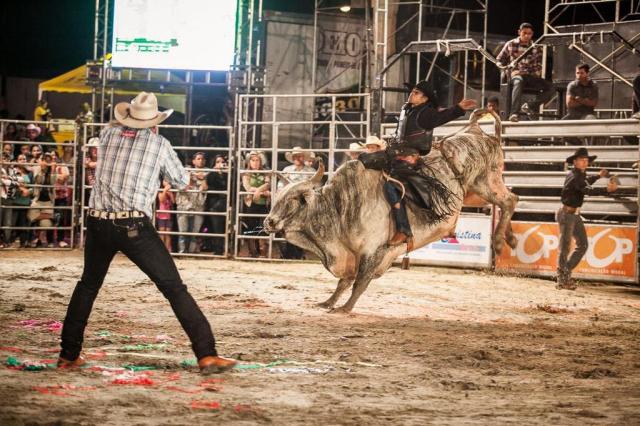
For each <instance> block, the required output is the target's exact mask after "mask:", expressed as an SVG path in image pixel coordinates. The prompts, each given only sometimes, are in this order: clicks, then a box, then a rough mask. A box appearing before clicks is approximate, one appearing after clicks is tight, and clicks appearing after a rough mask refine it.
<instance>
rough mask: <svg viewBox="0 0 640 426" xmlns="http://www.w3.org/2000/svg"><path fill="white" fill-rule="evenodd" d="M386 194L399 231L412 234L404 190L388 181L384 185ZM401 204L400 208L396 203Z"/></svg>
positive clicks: (408, 234)
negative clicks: (403, 194) (403, 195)
mask: <svg viewBox="0 0 640 426" xmlns="http://www.w3.org/2000/svg"><path fill="white" fill-rule="evenodd" d="M383 189H384V195H385V196H386V197H387V201H388V202H389V204H390V205H391V212H392V214H393V218H394V220H395V221H396V229H397V231H398V232H402V233H403V234H405V235H407V236H409V237H410V236H412V235H413V233H412V232H411V226H410V225H409V218H408V217H407V207H406V206H405V203H404V199H403V198H401V197H402V191H400V189H398V188H397V187H396V186H395V185H394V184H392V183H391V182H389V181H386V182H385V183H384V185H383ZM396 204H400V207H399V208H396V207H395V205H396Z"/></svg>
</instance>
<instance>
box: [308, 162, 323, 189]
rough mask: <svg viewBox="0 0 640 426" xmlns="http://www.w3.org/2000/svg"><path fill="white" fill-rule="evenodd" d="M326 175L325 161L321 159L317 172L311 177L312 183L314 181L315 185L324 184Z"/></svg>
mask: <svg viewBox="0 0 640 426" xmlns="http://www.w3.org/2000/svg"><path fill="white" fill-rule="evenodd" d="M323 176H324V163H323V162H322V160H320V161H319V164H318V170H317V171H316V174H315V175H313V177H312V178H311V183H313V186H314V187H318V186H320V184H322V177H323Z"/></svg>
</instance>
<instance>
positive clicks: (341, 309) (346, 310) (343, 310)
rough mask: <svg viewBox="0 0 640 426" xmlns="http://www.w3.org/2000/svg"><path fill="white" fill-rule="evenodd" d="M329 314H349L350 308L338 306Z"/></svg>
mask: <svg viewBox="0 0 640 426" xmlns="http://www.w3.org/2000/svg"><path fill="white" fill-rule="evenodd" d="M329 313H330V314H350V313H351V308H348V307H346V306H340V307H339V308H333V309H331V310H330V311H329Z"/></svg>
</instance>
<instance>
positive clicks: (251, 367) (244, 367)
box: [233, 359, 289, 370]
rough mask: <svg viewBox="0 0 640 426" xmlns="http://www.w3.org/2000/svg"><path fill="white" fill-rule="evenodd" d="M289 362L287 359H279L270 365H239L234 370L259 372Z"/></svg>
mask: <svg viewBox="0 0 640 426" xmlns="http://www.w3.org/2000/svg"><path fill="white" fill-rule="evenodd" d="M287 362H289V361H288V360H286V359H279V360H277V361H274V362H270V363H269V364H238V365H236V366H235V367H233V368H235V369H238V370H257V369H259V368H270V367H275V366H276V365H281V364H286V363H287Z"/></svg>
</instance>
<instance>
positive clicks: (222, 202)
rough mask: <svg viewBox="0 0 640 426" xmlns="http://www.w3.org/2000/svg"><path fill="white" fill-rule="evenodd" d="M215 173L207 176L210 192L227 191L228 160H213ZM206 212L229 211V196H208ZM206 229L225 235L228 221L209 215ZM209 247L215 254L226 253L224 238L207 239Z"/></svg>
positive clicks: (206, 217) (217, 156)
mask: <svg viewBox="0 0 640 426" xmlns="http://www.w3.org/2000/svg"><path fill="white" fill-rule="evenodd" d="M213 169H214V171H213V172H211V173H209V174H208V175H207V186H208V187H209V190H210V191H226V190H227V179H228V174H229V173H228V169H227V158H226V157H225V156H224V155H222V154H218V155H216V157H215V158H214V160H213ZM205 206H206V207H205V210H206V211H207V212H217V213H222V212H225V211H226V210H227V196H226V195H225V194H207V200H206V202H205ZM205 227H206V228H207V230H208V232H211V233H213V234H224V233H225V232H226V219H225V217H224V216H218V215H215V216H213V215H207V216H205ZM207 243H210V244H207V245H208V246H210V247H211V251H213V253H214V254H223V253H224V238H220V237H213V238H208V239H207Z"/></svg>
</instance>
